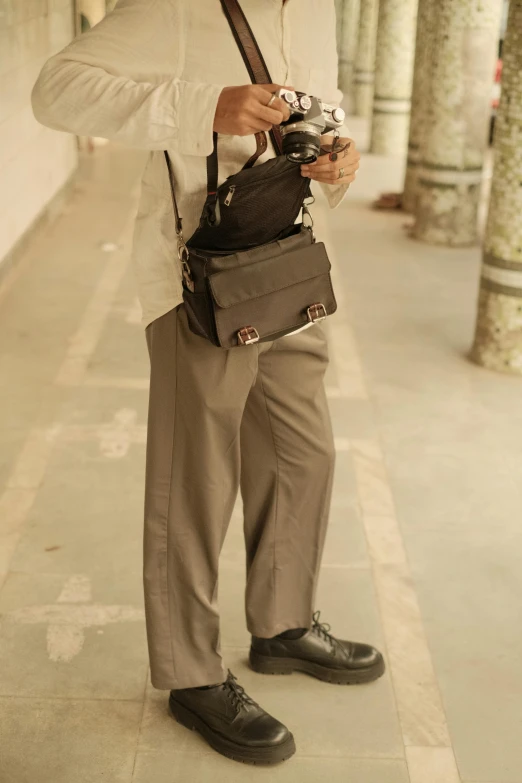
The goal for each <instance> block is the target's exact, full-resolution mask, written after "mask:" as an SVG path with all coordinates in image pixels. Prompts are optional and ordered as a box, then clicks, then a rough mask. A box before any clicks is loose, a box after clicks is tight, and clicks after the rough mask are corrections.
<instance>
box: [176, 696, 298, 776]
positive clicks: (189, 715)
mask: <svg viewBox="0 0 522 783" xmlns="http://www.w3.org/2000/svg"><path fill="white" fill-rule="evenodd" d="M169 711H170V714H171V715H172V717H173V718H174V719H175V720H176V721H177V722H178V723H180V724H181V725H182V726H185V728H187V729H191V730H192V731H197V732H198V733H199V734H201V736H202V737H203V739H205V740H206V741H207V742H208V744H209V745H210V747H211V748H214V750H216V751H217V752H218V753H221V755H222V756H226V757H227V758H229V759H233V760H234V761H240V762H242V763H243V764H259V765H261V764H263V765H269V764H279V763H280V762H282V761H286V760H287V759H289V758H290V757H291V756H293V755H294V753H295V741H294V738H293V736H292V734H290V736H289V737H288V739H286V740H285V741H284V742H282V743H281V744H280V745H268V746H264V747H246V746H245V745H238V744H236V743H235V742H232V741H231V740H229V739H227V738H226V737H223V736H222V735H221V734H219V733H218V732H217V731H215V730H214V729H212V728H210V726H208V724H206V723H205V721H204V720H202V719H201V718H200V717H199V716H198V715H196V714H195V713H194V712H192V711H191V710H189V709H188V708H187V707H185V706H184V705H182V704H179V702H176V701H175V700H174V699H172V698H171V699H170V700H169Z"/></svg>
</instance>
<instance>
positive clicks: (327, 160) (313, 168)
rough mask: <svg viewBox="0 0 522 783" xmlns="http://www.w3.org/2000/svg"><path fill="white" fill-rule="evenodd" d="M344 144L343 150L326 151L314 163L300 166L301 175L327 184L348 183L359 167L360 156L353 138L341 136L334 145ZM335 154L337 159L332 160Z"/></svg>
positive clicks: (353, 177) (340, 145) (341, 145)
mask: <svg viewBox="0 0 522 783" xmlns="http://www.w3.org/2000/svg"><path fill="white" fill-rule="evenodd" d="M330 138H331V137H330ZM346 145H348V146H347V147H346V149H345V150H344V151H341V152H335V153H333V154H332V153H326V154H325V155H321V156H320V157H319V158H317V160H316V161H315V163H308V164H306V165H304V166H301V172H302V174H303V177H310V179H313V180H315V181H316V182H324V183H325V184H327V185H350V184H351V183H352V182H353V181H354V179H355V176H356V174H357V170H358V169H359V161H360V159H361V156H360V154H359V152H358V151H357V149H356V146H355V142H354V140H353V139H347V138H341V139H339V140H338V142H337V145H336V146H337V147H341V148H342V147H344V146H346ZM330 146H331V145H330ZM335 155H336V156H337V159H336V160H332V158H334V157H335Z"/></svg>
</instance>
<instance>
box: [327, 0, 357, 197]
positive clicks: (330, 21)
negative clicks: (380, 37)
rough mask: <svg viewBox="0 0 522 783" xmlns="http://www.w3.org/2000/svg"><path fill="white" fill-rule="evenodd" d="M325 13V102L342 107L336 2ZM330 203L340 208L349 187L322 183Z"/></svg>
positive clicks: (346, 132) (343, 133) (342, 130)
mask: <svg viewBox="0 0 522 783" xmlns="http://www.w3.org/2000/svg"><path fill="white" fill-rule="evenodd" d="M327 6H328V7H327V8H326V9H325V11H324V19H325V36H326V37H325V43H324V49H323V57H322V60H323V62H324V68H325V93H324V96H323V98H324V101H325V102H326V103H330V104H331V105H332V106H340V105H341V103H342V101H343V97H344V96H343V93H342V92H341V90H340V89H339V87H338V80H339V55H338V53H337V20H336V13H335V4H334V0H328V3H327ZM339 133H340V134H341V136H345V137H349V136H350V131H349V130H348V128H347V127H346V125H343V126H342V128H339ZM320 184H321V188H322V189H323V191H324V193H325V195H326V198H327V199H328V203H329V204H330V207H331V208H332V209H335V207H338V206H339V204H340V203H341V201H342V200H343V199H344V197H345V196H346V193H347V192H348V188H349V187H350V186H349V185H328V184H326V183H324V182H322V183H320Z"/></svg>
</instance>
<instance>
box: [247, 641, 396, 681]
mask: <svg viewBox="0 0 522 783" xmlns="http://www.w3.org/2000/svg"><path fill="white" fill-rule="evenodd" d="M249 658H250V666H251V668H252V669H253V670H254V671H255V672H259V674H292V673H293V672H304V673H305V674H310V675H311V676H312V677H316V678H317V679H318V680H323V682H332V683H335V684H336V685H361V684H362V683H366V682H373V681H374V680H378V679H379V677H382V675H383V674H384V672H385V669H386V666H385V664H384V660H383V659H381V660H380V661H379V663H378V664H377V665H375V666H368V667H366V668H365V669H330V668H328V667H327V666H321V665H320V664H318V663H314V662H313V661H306V660H304V659H301V658H279V657H276V656H269V655H261V654H260V653H258V652H256V651H255V650H254V649H250V656H249Z"/></svg>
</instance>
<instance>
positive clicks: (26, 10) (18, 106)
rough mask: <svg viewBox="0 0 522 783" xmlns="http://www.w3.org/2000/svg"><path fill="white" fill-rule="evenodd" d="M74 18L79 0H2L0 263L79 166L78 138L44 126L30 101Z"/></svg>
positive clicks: (71, 29)
mask: <svg viewBox="0 0 522 783" xmlns="http://www.w3.org/2000/svg"><path fill="white" fill-rule="evenodd" d="M73 22H74V20H73V0H0V264H1V262H2V259H3V258H4V257H5V255H6V254H7V253H8V252H9V250H10V249H11V248H12V247H13V246H14V245H15V243H16V242H17V240H18V239H20V237H21V236H22V235H23V234H24V232H25V231H26V230H27V229H28V228H29V227H30V226H31V224H32V223H33V221H34V220H35V218H36V217H38V215H39V214H40V213H41V212H42V210H43V209H44V207H45V205H46V204H47V203H48V202H49V201H50V200H51V199H52V197H53V196H54V195H55V194H56V193H57V192H58V191H59V189H60V188H61V186H62V185H63V184H64V183H65V182H66V180H67V179H68V177H69V176H70V175H71V173H72V172H73V171H74V169H75V168H76V165H77V157H78V154H77V143H76V139H75V138H74V137H72V136H69V135H66V134H63V133H56V132H55V131H51V130H48V129H47V128H44V127H42V126H41V125H39V124H38V123H37V122H36V120H35V119H34V117H33V114H32V111H31V103H30V95H31V89H32V87H33V84H34V82H35V81H36V78H37V76H38V73H39V71H40V68H41V67H42V65H43V63H44V62H45V60H46V59H47V58H48V57H50V55H51V54H54V53H55V52H56V51H58V50H59V49H62V48H63V47H64V46H65V45H66V44H67V43H68V42H69V41H70V40H71V39H72V38H73V37H74V23H73Z"/></svg>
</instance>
